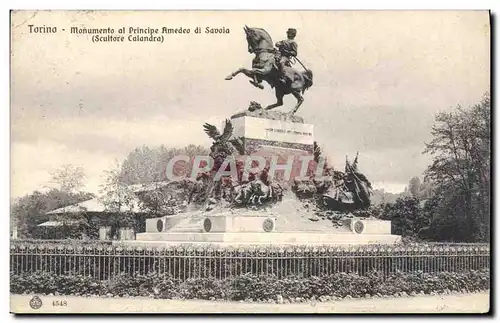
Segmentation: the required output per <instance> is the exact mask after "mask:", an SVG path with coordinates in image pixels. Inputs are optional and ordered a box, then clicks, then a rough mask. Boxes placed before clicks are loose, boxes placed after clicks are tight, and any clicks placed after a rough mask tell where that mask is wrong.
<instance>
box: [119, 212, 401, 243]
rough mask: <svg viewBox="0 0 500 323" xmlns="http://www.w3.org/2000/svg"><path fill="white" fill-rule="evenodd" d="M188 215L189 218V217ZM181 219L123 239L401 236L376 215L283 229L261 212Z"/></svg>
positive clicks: (358, 239) (380, 239)
mask: <svg viewBox="0 0 500 323" xmlns="http://www.w3.org/2000/svg"><path fill="white" fill-rule="evenodd" d="M186 219H187V220H186ZM186 219H185V220H181V219H180V218H178V217H173V218H170V217H162V218H155V219H148V220H147V223H146V228H147V232H144V233H138V234H137V235H136V240H129V241H121V243H126V244H134V245H151V246H153V245H154V246H159V245H182V244H202V245H203V244H205V245H212V244H215V245H222V246H244V245H247V246H248V245H278V246H279V245H359V244H394V243H398V242H400V241H401V237H400V236H397V235H392V234H391V222H390V221H382V220H374V219H345V220H343V225H342V226H341V227H337V228H325V227H323V230H322V231H307V230H304V231H283V230H279V229H280V228H279V227H277V223H280V222H279V221H277V219H276V217H273V216H269V214H267V215H266V214H265V213H261V214H259V215H257V214H251V213H250V214H246V215H241V214H237V215H231V214H218V215H202V214H197V215H196V216H194V215H192V216H191V217H187V218H186Z"/></svg>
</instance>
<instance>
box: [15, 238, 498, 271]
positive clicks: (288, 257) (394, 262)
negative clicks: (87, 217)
mask: <svg viewBox="0 0 500 323" xmlns="http://www.w3.org/2000/svg"><path fill="white" fill-rule="evenodd" d="M489 266H490V247H489V245H488V244H410V245H392V246H388V245H359V246H348V247H342V248H341V247H331V246H324V247H311V246H300V247H298V246H293V247H284V248H277V247H256V248H255V247H245V248H237V249H235V248H227V247H225V248H222V247H213V246H212V247H210V246H208V247H206V246H205V247H197V246H195V247H193V246H177V247H160V248H151V247H138V246H133V247H132V246H120V245H107V244H86V245H77V246H75V245H74V244H73V245H71V244H59V243H58V244H50V243H34V242H18V241H16V242H11V248H10V271H11V273H15V274H20V273H23V272H35V271H46V272H51V273H55V274H57V275H75V274H81V275H85V276H92V277H94V278H96V279H99V280H107V279H111V278H113V277H114V276H116V275H119V274H126V275H134V274H147V273H150V272H157V273H168V274H170V275H172V276H173V277H176V278H179V279H181V280H185V279H188V278H204V277H215V278H227V277H231V276H238V275H241V274H245V273H252V274H264V275H276V276H278V277H284V276H288V275H291V274H293V275H297V276H302V277H308V276H319V275H323V274H332V273H336V272H354V273H358V274H360V275H364V274H366V273H367V272H370V271H379V272H382V273H383V274H384V275H388V274H389V273H392V272H395V271H404V272H409V271H423V272H439V271H466V270H472V269H474V270H479V269H485V268H489Z"/></svg>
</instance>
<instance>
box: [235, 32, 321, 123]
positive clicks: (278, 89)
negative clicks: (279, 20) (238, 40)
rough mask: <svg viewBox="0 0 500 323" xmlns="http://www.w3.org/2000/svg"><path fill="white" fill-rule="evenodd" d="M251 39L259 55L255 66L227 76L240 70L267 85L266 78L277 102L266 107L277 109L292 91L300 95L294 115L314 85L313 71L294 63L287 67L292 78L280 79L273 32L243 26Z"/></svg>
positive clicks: (250, 44)
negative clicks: (306, 92)
mask: <svg viewBox="0 0 500 323" xmlns="http://www.w3.org/2000/svg"><path fill="white" fill-rule="evenodd" d="M243 30H244V31H245V34H246V38H247V43H248V52H249V53H254V54H255V58H254V59H253V61H252V69H251V70H249V69H246V68H243V67H242V68H239V69H238V70H236V71H235V72H234V73H231V74H230V75H228V76H227V77H226V80H231V79H232V78H233V77H235V76H236V75H238V74H239V73H243V74H245V75H246V76H248V77H249V78H251V79H252V80H251V81H250V83H252V84H253V85H254V86H256V87H258V88H260V89H263V88H264V86H262V84H260V83H261V81H266V82H267V83H269V85H270V86H271V87H272V88H275V93H276V99H277V102H276V103H274V104H271V105H268V106H267V107H266V110H270V109H274V108H276V107H279V106H282V105H283V97H284V96H285V95H287V94H292V95H293V96H294V97H295V98H296V99H297V104H296V105H295V108H294V109H293V110H292V112H291V114H292V115H293V114H294V113H295V112H297V110H298V109H299V107H300V105H301V104H302V102H304V98H303V97H302V94H303V93H304V92H305V90H307V89H308V88H310V87H311V86H312V85H313V73H312V71H311V70H309V69H306V70H305V71H303V72H299V71H297V70H296V69H295V68H293V67H291V66H287V67H285V70H284V73H286V75H287V76H289V78H290V82H287V83H282V82H281V81H280V80H279V72H278V68H277V65H276V54H277V51H276V48H275V47H274V43H273V41H272V39H271V36H269V34H268V33H267V32H266V31H265V30H264V29H262V28H249V27H247V26H245V27H244V28H243Z"/></svg>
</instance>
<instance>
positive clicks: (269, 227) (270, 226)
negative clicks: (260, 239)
mask: <svg viewBox="0 0 500 323" xmlns="http://www.w3.org/2000/svg"><path fill="white" fill-rule="evenodd" d="M262 228H263V229H264V231H265V232H271V231H273V230H274V221H273V220H271V219H269V218H267V219H265V220H264V223H262Z"/></svg>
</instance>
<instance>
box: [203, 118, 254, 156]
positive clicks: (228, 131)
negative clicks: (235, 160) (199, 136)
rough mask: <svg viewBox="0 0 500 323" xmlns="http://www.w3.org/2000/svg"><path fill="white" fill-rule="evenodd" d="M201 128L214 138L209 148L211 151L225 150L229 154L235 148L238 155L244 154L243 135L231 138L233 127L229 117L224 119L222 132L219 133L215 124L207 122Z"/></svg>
mask: <svg viewBox="0 0 500 323" xmlns="http://www.w3.org/2000/svg"><path fill="white" fill-rule="evenodd" d="M203 129H204V131H205V133H206V134H207V135H208V136H209V137H210V138H212V139H213V140H214V143H213V144H212V147H211V148H210V149H211V150H212V152H213V153H216V152H225V153H226V154H228V155H231V154H232V153H233V152H234V150H236V151H237V152H238V153H239V154H240V155H244V154H246V151H245V147H244V143H243V137H236V138H231V137H232V136H233V131H234V128H233V125H232V124H231V121H230V120H229V119H226V122H225V124H224V130H223V131H222V133H220V131H219V130H218V129H217V127H216V126H214V125H211V124H209V123H205V124H204V125H203Z"/></svg>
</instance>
